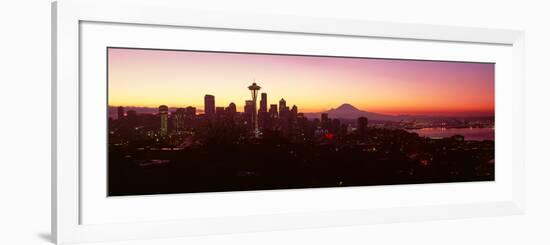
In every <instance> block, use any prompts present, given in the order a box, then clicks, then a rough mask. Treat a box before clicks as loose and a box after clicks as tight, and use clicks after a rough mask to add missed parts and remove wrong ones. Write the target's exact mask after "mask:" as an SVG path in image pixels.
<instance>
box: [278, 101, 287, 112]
mask: <svg viewBox="0 0 550 245" xmlns="http://www.w3.org/2000/svg"><path fill="white" fill-rule="evenodd" d="M283 108H286V100H285V99H281V100H279V112H280V111H283V110H284V109H283Z"/></svg>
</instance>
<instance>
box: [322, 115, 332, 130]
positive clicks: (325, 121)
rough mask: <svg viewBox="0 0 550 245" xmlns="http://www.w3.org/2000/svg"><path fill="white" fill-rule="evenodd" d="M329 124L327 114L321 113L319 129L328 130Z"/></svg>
mask: <svg viewBox="0 0 550 245" xmlns="http://www.w3.org/2000/svg"><path fill="white" fill-rule="evenodd" d="M329 124H330V119H329V118H328V113H322V114H321V127H322V128H324V129H328V127H329Z"/></svg>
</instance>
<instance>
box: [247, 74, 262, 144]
mask: <svg viewBox="0 0 550 245" xmlns="http://www.w3.org/2000/svg"><path fill="white" fill-rule="evenodd" d="M248 89H249V90H250V94H251V95H252V105H253V110H252V120H253V125H254V135H255V136H256V137H258V136H259V135H260V130H259V129H258V110H257V109H256V99H257V97H258V91H259V90H260V89H261V87H260V86H258V84H256V83H255V82H254V83H252V85H250V86H248Z"/></svg>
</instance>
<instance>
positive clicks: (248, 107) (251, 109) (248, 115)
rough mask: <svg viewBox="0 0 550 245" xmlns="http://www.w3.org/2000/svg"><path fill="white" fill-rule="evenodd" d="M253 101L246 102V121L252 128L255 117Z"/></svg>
mask: <svg viewBox="0 0 550 245" xmlns="http://www.w3.org/2000/svg"><path fill="white" fill-rule="evenodd" d="M252 103H253V101H252V100H246V101H245V102H244V120H245V122H246V124H247V125H248V126H250V127H253V124H252V117H253V116H254V106H253V105H252Z"/></svg>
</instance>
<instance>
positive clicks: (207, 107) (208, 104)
mask: <svg viewBox="0 0 550 245" xmlns="http://www.w3.org/2000/svg"><path fill="white" fill-rule="evenodd" d="M215 113H216V102H215V99H214V95H209V94H207V95H205V96H204V114H206V116H207V117H213V116H214V114H215Z"/></svg>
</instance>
